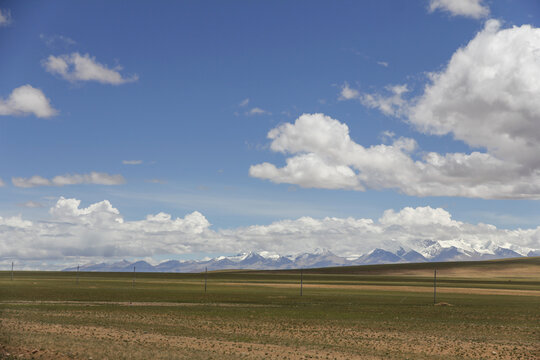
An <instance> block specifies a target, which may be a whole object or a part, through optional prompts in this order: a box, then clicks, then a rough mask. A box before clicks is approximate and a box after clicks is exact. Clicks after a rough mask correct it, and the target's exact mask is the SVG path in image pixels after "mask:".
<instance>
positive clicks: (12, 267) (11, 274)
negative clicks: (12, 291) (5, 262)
mask: <svg viewBox="0 0 540 360" xmlns="http://www.w3.org/2000/svg"><path fill="white" fill-rule="evenodd" d="M11 281H13V261H12V262H11Z"/></svg>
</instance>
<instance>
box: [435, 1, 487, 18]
mask: <svg viewBox="0 0 540 360" xmlns="http://www.w3.org/2000/svg"><path fill="white" fill-rule="evenodd" d="M435 10H442V11H445V12H448V13H450V14H451V15H452V16H465V17H470V18H473V19H480V18H483V17H486V16H488V15H489V7H488V6H486V5H484V1H483V0H430V1H429V12H433V11H435Z"/></svg>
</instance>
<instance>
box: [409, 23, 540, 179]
mask: <svg viewBox="0 0 540 360" xmlns="http://www.w3.org/2000/svg"><path fill="white" fill-rule="evenodd" d="M539 54H540V29H539V28H533V27H531V26H530V25H523V26H521V27H512V28H509V29H502V30H501V29H500V23H499V22H498V21H497V20H489V21H487V22H486V25H485V28H484V29H483V30H482V31H481V32H480V33H478V34H477V35H476V37H475V38H474V39H473V40H471V42H469V44H467V46H465V47H464V48H461V49H459V50H458V51H456V52H455V54H454V55H453V56H452V58H451V59H450V62H449V63H448V66H447V67H446V68H445V69H444V70H443V71H441V72H439V73H433V74H431V82H430V84H428V85H427V86H426V88H425V90H424V94H423V95H422V96H421V97H420V98H419V99H418V101H417V103H416V104H415V105H414V106H413V107H412V109H411V110H410V116H409V121H410V122H411V123H412V124H413V125H415V126H416V128H417V129H418V130H420V131H422V132H424V133H427V134H435V135H445V134H452V135H453V136H454V138H456V139H458V140H461V141H463V142H465V143H467V144H468V145H470V146H472V147H479V148H486V149H487V151H488V153H490V154H493V155H494V156H496V157H498V158H500V159H502V160H505V161H509V162H515V163H516V165H518V166H521V169H519V175H522V174H524V173H531V172H536V171H538V169H540V157H538V156H537V154H538V153H539V152H540V101H538V99H540V86H539V82H538V79H540V61H539V56H540V55H539Z"/></svg>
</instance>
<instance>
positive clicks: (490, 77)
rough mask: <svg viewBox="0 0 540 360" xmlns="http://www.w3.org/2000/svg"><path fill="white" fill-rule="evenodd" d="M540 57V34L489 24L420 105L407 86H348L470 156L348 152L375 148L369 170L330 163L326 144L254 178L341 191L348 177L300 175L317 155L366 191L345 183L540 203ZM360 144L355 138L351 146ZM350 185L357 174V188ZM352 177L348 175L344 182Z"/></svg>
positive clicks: (349, 92) (348, 94) (354, 95)
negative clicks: (465, 148)
mask: <svg viewBox="0 0 540 360" xmlns="http://www.w3.org/2000/svg"><path fill="white" fill-rule="evenodd" d="M458 3H459V2H457V1H456V2H455V4H456V6H457V4H458ZM539 54H540V29H539V28H534V27H532V26H530V25H523V26H520V27H516V26H514V27H512V28H506V29H502V28H501V23H500V22H499V21H497V20H488V21H487V22H486V24H485V26H484V28H483V29H482V30H481V31H480V32H479V33H478V34H476V36H475V37H474V38H473V39H472V40H471V41H470V42H469V43H468V44H467V45H466V46H464V47H462V48H460V49H458V50H457V51H456V52H455V53H454V54H453V56H452V57H451V59H450V61H449V62H448V64H447V65H446V66H445V67H444V68H443V69H442V70H441V71H439V72H434V73H430V74H429V81H428V84H427V85H426V86H425V88H424V90H423V92H422V93H421V94H420V95H419V96H417V97H416V98H413V99H410V100H405V99H403V97H402V95H403V94H404V93H406V92H407V87H403V86H401V87H400V86H398V87H395V86H394V87H388V90H389V91H390V93H391V94H390V96H384V95H380V94H365V93H361V92H360V91H358V90H356V89H353V88H351V87H350V86H349V85H348V84H347V83H345V85H344V86H343V87H342V89H341V93H340V97H339V98H340V99H341V100H354V99H356V100H359V101H360V102H362V104H363V105H365V106H367V107H371V108H378V109H379V110H380V111H381V112H383V113H384V114H386V115H391V116H398V117H400V118H402V119H404V120H405V121H407V122H408V123H409V124H411V125H412V126H413V127H414V128H415V129H416V130H418V131H420V132H422V133H424V134H427V135H432V136H442V135H451V136H453V137H454V139H456V140H457V141H461V142H463V143H465V144H467V145H469V146H470V147H471V149H472V150H471V152H470V153H446V154H440V153H436V152H430V153H421V152H417V153H414V152H413V153H411V154H407V153H406V152H404V151H399V149H396V148H395V146H394V145H390V146H386V147H384V146H382V145H381V146H372V147H370V148H369V149H364V148H362V147H358V146H352V145H350V144H349V145H348V147H349V148H350V149H353V148H355V150H354V151H352V152H351V151H349V150H347V151H346V152H347V153H348V154H351V153H354V154H356V155H355V158H356V159H359V158H364V157H365V156H364V155H365V154H366V151H367V152H368V153H370V154H373V153H377V155H378V156H374V157H372V158H371V159H369V158H368V160H366V161H362V162H361V163H359V162H358V161H353V160H351V158H350V156H349V157H347V158H346V157H343V156H342V157H335V156H333V155H332V156H328V155H329V152H332V153H334V152H335V151H334V150H329V149H327V148H326V147H320V148H318V149H313V148H308V147H302V146H301V145H302V144H301V143H299V145H300V147H298V146H294V145H291V146H290V147H289V149H288V153H291V154H294V155H295V156H293V157H290V158H288V159H287V165H286V166H285V167H283V168H280V169H278V168H276V167H275V166H274V165H272V164H266V163H264V164H260V165H256V166H254V167H252V168H251V174H252V176H256V177H260V178H265V179H270V180H272V181H275V182H290V183H297V184H299V185H301V186H309V187H323V188H335V186H329V185H328V184H332V183H337V182H338V180H334V181H331V182H326V184H327V185H326V186H325V185H324V184H325V182H323V181H320V182H319V184H313V182H312V183H311V184H308V183H307V182H305V181H302V179H301V176H300V175H301V174H304V173H306V171H304V172H302V171H300V170H297V169H305V167H306V166H307V162H305V161H303V162H302V158H303V157H306V156H307V155H306V154H309V156H310V157H317V158H320V159H323V160H324V164H325V166H327V167H328V166H333V167H336V166H343V165H345V166H348V167H349V168H350V169H352V170H354V171H355V172H356V173H357V175H358V178H359V179H360V185H361V186H350V185H349V186H338V187H341V188H346V189H355V188H356V189H361V188H362V186H363V187H367V188H396V189H399V190H400V191H401V192H403V193H405V194H409V195H418V196H432V195H441V196H466V197H478V198H489V199H492V198H507V199H540V157H539V156H538V153H540V101H538V99H540V82H538V79H540V60H539V59H540V57H539ZM311 121H314V120H311ZM294 126H297V125H294ZM275 131H281V130H276V129H274V130H272V131H271V132H270V133H269V137H270V138H271V139H272V140H273V142H275V141H276V140H275V137H274V136H272V134H273V132H275ZM334 136H336V140H337V141H340V140H339V139H343V133H339V134H335V135H334ZM280 137H283V138H287V139H290V141H291V142H295V141H296V140H295V139H294V138H292V137H291V136H290V134H289V133H287V132H281V133H280ZM280 141H281V142H283V140H280ZM350 141H351V140H350V139H349V138H348V136H347V138H346V140H345V141H344V143H350ZM411 141H412V140H411ZM273 149H274V148H273ZM343 149H345V148H343ZM376 149H379V150H382V149H384V152H381V151H379V152H376V151H375V150H376ZM274 150H275V149H274ZM396 150H398V151H396ZM410 155H412V156H410ZM385 157H386V158H385ZM397 159H400V160H403V161H396V160H397ZM299 162H302V164H299ZM290 164H293V165H294V167H293V166H291V165H290ZM386 165H391V166H392V169H389V168H388V167H387V166H386ZM342 173H343V172H342ZM392 173H393V174H394V175H395V178H394V179H392ZM315 178H316V177H315ZM350 178H351V177H350V174H349V182H348V184H350V183H351V181H350ZM342 180H343V176H342V177H339V181H342Z"/></svg>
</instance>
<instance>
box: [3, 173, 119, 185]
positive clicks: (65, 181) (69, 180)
mask: <svg viewBox="0 0 540 360" xmlns="http://www.w3.org/2000/svg"><path fill="white" fill-rule="evenodd" d="M11 182H12V183H13V185H15V186H16V187H22V188H31V187H36V186H64V185H78V184H96V185H120V184H124V183H125V182H126V180H125V179H124V177H123V176H122V175H110V174H107V173H100V172H95V171H92V172H91V173H89V174H66V175H58V176H55V177H54V178H52V179H51V180H49V179H46V178H44V177H41V176H39V175H34V176H32V177H30V178H22V177H14V178H11Z"/></svg>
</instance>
